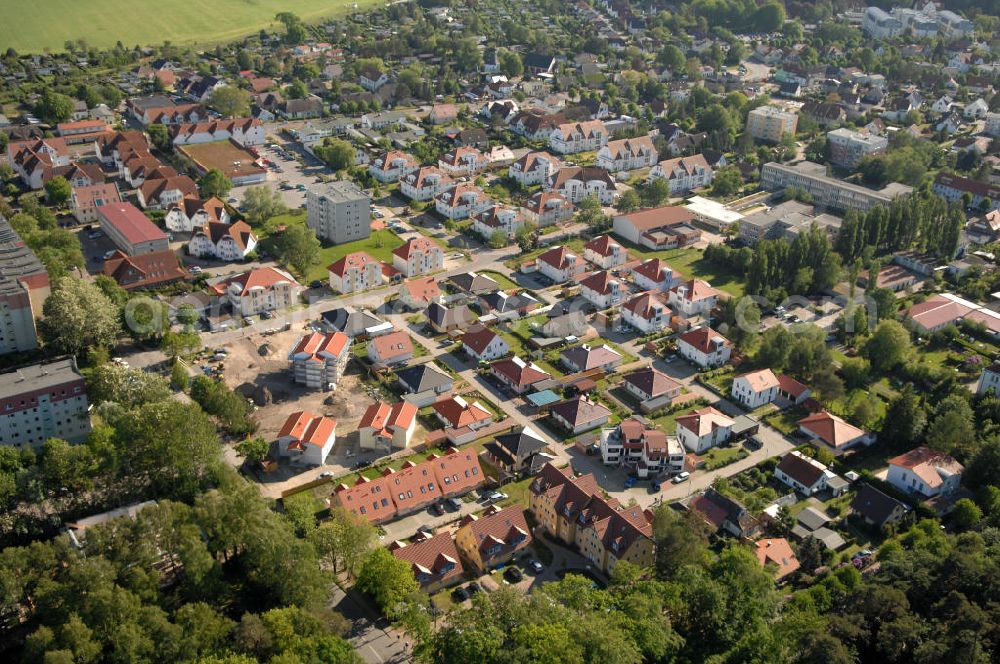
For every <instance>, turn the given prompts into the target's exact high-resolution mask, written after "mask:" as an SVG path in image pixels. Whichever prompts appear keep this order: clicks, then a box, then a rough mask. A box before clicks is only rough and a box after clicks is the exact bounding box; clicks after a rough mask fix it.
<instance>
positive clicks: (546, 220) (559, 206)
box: [521, 191, 576, 228]
mask: <svg viewBox="0 0 1000 664" xmlns="http://www.w3.org/2000/svg"><path fill="white" fill-rule="evenodd" d="M575 211H576V206H575V205H573V204H572V203H570V202H569V200H568V199H567V198H566V197H565V196H563V195H562V194H560V193H558V192H555V191H539V192H537V193H536V194H535V195H534V196H532V197H531V198H529V199H528V200H527V201H526V202H525V203H523V204H522V205H521V213H522V214H523V215H524V218H525V219H527V220H528V221H530V222H532V223H533V224H535V225H536V226H538V227H539V228H542V227H544V226H551V225H552V224H557V223H559V222H560V221H565V220H567V219H569V218H571V217H572V216H573V213H574V212H575Z"/></svg>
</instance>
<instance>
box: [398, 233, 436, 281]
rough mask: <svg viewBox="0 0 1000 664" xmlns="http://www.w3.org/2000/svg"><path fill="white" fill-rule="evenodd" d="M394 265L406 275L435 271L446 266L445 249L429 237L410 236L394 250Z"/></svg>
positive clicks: (412, 275) (413, 275)
mask: <svg viewBox="0 0 1000 664" xmlns="http://www.w3.org/2000/svg"><path fill="white" fill-rule="evenodd" d="M392 266H393V267H394V268H396V269H397V270H399V271H400V272H402V273H403V276H405V277H415V276H417V275H420V274H427V273H428V272H434V271H435V270H440V269H441V268H442V267H444V251H442V250H441V247H439V246H438V245H437V244H435V243H434V242H433V241H432V240H430V239H428V238H425V237H415V238H410V239H409V240H407V241H406V244H404V245H403V246H401V247H397V248H396V249H395V250H394V251H393V252H392Z"/></svg>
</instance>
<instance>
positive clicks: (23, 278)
mask: <svg viewBox="0 0 1000 664" xmlns="http://www.w3.org/2000/svg"><path fill="white" fill-rule="evenodd" d="M48 296H49V273H48V271H47V270H46V269H45V266H44V265H42V262H41V261H40V260H38V257H37V256H36V255H35V252H33V251H32V250H31V249H30V248H29V247H28V246H27V245H26V244H25V243H24V241H23V240H21V236H19V235H18V234H17V231H15V230H14V229H13V227H11V225H10V222H8V221H7V220H6V219H5V218H4V217H3V215H0V355H2V354H4V353H14V352H18V351H26V350H33V349H35V348H38V331H37V329H36V328H35V318H38V317H40V316H41V314H42V305H43V304H45V299H46V298H47V297H48Z"/></svg>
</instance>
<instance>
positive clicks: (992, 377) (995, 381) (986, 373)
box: [976, 364, 1000, 395]
mask: <svg viewBox="0 0 1000 664" xmlns="http://www.w3.org/2000/svg"><path fill="white" fill-rule="evenodd" d="M991 389H992V390H993V391H994V392H995V393H996V394H998V395H1000V364H991V365H990V366H988V367H986V368H985V369H983V373H982V374H980V376H979V382H978V383H977V384H976V394H986V393H987V392H989V391H990V390H991Z"/></svg>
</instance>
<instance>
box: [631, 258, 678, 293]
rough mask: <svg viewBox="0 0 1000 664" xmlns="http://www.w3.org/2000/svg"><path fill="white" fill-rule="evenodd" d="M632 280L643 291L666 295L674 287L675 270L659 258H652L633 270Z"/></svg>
mask: <svg viewBox="0 0 1000 664" xmlns="http://www.w3.org/2000/svg"><path fill="white" fill-rule="evenodd" d="M632 280H633V282H634V283H635V285H636V286H638V287H639V288H641V289H642V290H652V291H660V292H663V293H666V292H667V291H669V290H670V289H671V288H672V287H673V285H674V270H673V268H671V267H670V266H669V265H667V263H666V262H665V261H663V260H661V259H659V258H650V259H648V260H645V261H643V262H642V264H640V265H637V266H636V267H634V268H632Z"/></svg>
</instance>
